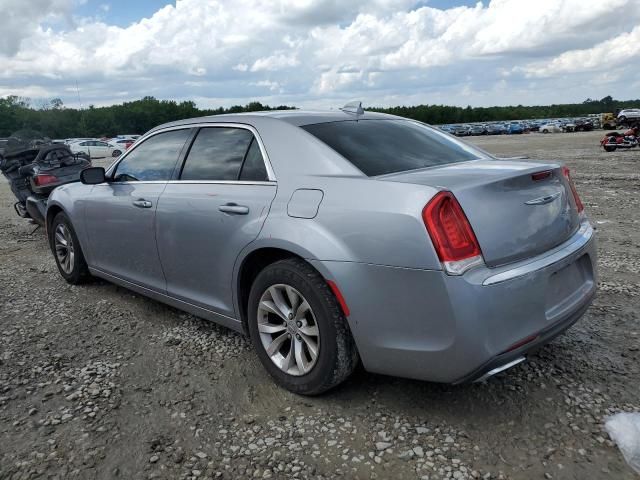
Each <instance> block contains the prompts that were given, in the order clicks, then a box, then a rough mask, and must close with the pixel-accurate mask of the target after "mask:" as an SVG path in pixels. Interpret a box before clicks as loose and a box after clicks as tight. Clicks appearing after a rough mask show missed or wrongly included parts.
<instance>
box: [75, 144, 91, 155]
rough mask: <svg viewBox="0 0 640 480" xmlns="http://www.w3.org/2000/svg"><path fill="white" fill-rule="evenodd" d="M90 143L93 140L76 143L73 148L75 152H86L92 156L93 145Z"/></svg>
mask: <svg viewBox="0 0 640 480" xmlns="http://www.w3.org/2000/svg"><path fill="white" fill-rule="evenodd" d="M90 143H91V142H88V141H84V142H80V143H76V144H75V148H73V149H72V150H73V151H75V152H84V153H86V154H87V155H89V157H90V158H91V147H90V146H89V144H90Z"/></svg>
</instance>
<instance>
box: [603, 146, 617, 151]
mask: <svg viewBox="0 0 640 480" xmlns="http://www.w3.org/2000/svg"><path fill="white" fill-rule="evenodd" d="M604 151H605V152H615V151H616V147H614V146H612V145H605V146H604Z"/></svg>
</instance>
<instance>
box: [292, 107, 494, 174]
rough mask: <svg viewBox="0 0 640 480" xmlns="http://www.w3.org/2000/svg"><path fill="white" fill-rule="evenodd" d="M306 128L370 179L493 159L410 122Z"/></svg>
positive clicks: (349, 122) (329, 124) (351, 122)
mask: <svg viewBox="0 0 640 480" xmlns="http://www.w3.org/2000/svg"><path fill="white" fill-rule="evenodd" d="M302 128H303V129H304V130H306V131H307V132H309V133H310V134H312V135H313V136H315V137H316V138H318V139H319V140H321V141H323V142H324V143H326V144H327V145H328V146H329V147H331V148H332V149H334V150H335V151H336V152H338V153H339V154H340V155H342V156H343V157H344V158H346V159H347V160H349V161H350V162H351V163H352V164H353V165H355V166H356V167H357V168H359V169H360V170H361V171H362V172H363V173H364V174H365V175H368V176H370V177H371V176H376V175H384V174H387V173H395V172H402V171H406V170H415V169H418V168H426V167H434V166H437V165H445V164H448V163H456V162H464V161H468V160H476V159H478V158H489V157H488V156H487V155H486V154H485V153H484V152H482V151H480V150H477V149H476V148H474V147H472V146H471V145H468V144H466V143H464V142H461V141H459V140H457V139H455V138H453V137H451V136H449V135H446V134H445V133H444V132H441V131H439V130H437V129H435V128H431V127H429V126H427V125H424V124H421V123H418V122H413V121H410V120H359V121H357V120H346V121H339V122H327V123H316V124H312V125H305V126H302Z"/></svg>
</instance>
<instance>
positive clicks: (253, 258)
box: [236, 247, 305, 331]
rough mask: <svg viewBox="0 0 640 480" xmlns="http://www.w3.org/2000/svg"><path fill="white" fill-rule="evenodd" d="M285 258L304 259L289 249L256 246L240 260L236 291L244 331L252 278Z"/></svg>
mask: <svg viewBox="0 0 640 480" xmlns="http://www.w3.org/2000/svg"><path fill="white" fill-rule="evenodd" d="M287 258H297V259H300V260H303V261H305V260H304V258H303V257H301V256H300V255H298V254H296V253H293V252H292V251H290V250H285V249H283V248H276V247H262V248H258V249H256V250H253V251H252V252H250V253H249V254H248V255H247V256H246V257H244V259H243V260H242V263H241V264H240V268H239V269H238V276H237V285H236V292H237V298H238V308H239V313H240V320H241V322H242V326H243V328H244V329H245V331H248V330H247V322H248V316H247V303H248V301H249V292H250V291H251V286H252V285H253V282H254V280H255V279H256V277H257V276H258V274H259V273H260V272H261V271H262V270H264V269H265V268H266V267H267V266H268V265H271V264H272V263H275V262H278V261H280V260H285V259H287Z"/></svg>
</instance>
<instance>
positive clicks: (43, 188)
mask: <svg viewBox="0 0 640 480" xmlns="http://www.w3.org/2000/svg"><path fill="white" fill-rule="evenodd" d="M89 166H91V162H90V161H89V158H88V157H86V156H85V155H84V154H82V153H79V154H73V153H72V152H71V151H70V150H69V147H68V146H66V145H61V144H49V145H40V144H39V143H38V142H34V141H33V140H32V139H26V140H25V139H21V138H15V137H14V138H10V139H7V143H6V146H5V150H4V152H3V154H2V155H0V172H2V174H3V175H4V177H5V178H6V179H7V180H8V181H9V186H10V187H11V191H12V192H13V194H14V196H15V197H16V200H17V201H16V202H15V203H14V205H13V208H14V209H15V211H16V213H17V214H18V215H19V216H21V217H23V218H30V219H32V220H33V221H34V222H36V223H38V224H40V225H43V224H44V215H45V210H46V207H47V197H48V196H49V194H50V193H51V192H52V191H53V189H54V188H56V187H58V186H60V185H64V184H65V183H69V182H75V181H78V180H79V178H80V171H81V170H82V169H84V168H86V167H89Z"/></svg>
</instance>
